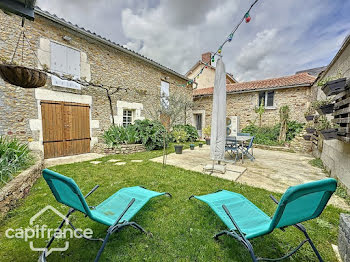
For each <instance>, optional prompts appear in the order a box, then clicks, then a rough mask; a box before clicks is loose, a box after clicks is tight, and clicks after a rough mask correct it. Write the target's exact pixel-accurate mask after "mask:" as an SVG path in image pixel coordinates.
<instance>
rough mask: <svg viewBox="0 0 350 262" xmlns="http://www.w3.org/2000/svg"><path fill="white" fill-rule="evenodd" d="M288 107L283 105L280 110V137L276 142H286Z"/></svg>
mask: <svg viewBox="0 0 350 262" xmlns="http://www.w3.org/2000/svg"><path fill="white" fill-rule="evenodd" d="M289 111H290V110H289V106H287V105H285V106H282V107H281V108H280V124H281V127H280V135H279V137H278V141H279V142H282V141H286V137H287V131H288V120H289Z"/></svg>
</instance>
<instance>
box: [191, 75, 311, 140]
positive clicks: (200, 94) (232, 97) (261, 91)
mask: <svg viewBox="0 0 350 262" xmlns="http://www.w3.org/2000/svg"><path fill="white" fill-rule="evenodd" d="M314 81H315V77H314V76H312V75H310V74H308V73H305V72H302V73H299V74H295V75H290V76H284V77H279V78H271V79H264V80H257V81H250V82H241V83H234V84H227V85H226V89H227V98H226V100H227V101H226V103H227V107H226V110H227V122H229V123H230V124H232V122H233V121H236V122H235V123H236V124H237V126H236V127H234V129H238V131H239V130H241V129H242V128H244V127H245V126H247V125H248V124H249V123H256V124H258V120H257V117H258V116H257V114H256V113H255V108H256V107H258V106H259V104H260V103H261V101H263V102H264V105H265V113H264V114H263V117H262V125H266V126H271V125H274V124H276V123H278V121H279V109H280V107H281V106H284V105H288V106H289V108H290V112H291V113H290V119H291V120H296V121H298V122H305V118H304V112H305V111H306V109H307V108H308V106H309V104H310V102H311V86H312V84H313V82H314ZM212 86H213V83H212ZM212 95H213V87H209V88H198V89H195V90H193V97H194V108H193V111H192V113H193V122H194V124H195V126H196V127H197V130H199V132H201V130H203V128H204V127H206V126H209V125H210V123H211V111H212ZM198 115H200V116H198ZM237 117H238V118H237ZM237 119H238V120H237ZM230 129H231V128H228V129H227V130H228V131H229V130H230ZM202 136H203V134H202Z"/></svg>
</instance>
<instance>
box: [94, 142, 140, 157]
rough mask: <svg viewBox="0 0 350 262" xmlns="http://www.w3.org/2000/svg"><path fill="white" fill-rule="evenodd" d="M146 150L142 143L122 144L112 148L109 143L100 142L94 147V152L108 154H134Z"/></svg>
mask: <svg viewBox="0 0 350 262" xmlns="http://www.w3.org/2000/svg"><path fill="white" fill-rule="evenodd" d="M145 151H146V148H145V147H144V145H142V144H129V145H120V146H118V147H116V148H110V147H108V146H107V145H103V144H98V145H96V146H95V147H94V148H93V152H95V153H100V154H107V155H114V154H133V153H139V152H145Z"/></svg>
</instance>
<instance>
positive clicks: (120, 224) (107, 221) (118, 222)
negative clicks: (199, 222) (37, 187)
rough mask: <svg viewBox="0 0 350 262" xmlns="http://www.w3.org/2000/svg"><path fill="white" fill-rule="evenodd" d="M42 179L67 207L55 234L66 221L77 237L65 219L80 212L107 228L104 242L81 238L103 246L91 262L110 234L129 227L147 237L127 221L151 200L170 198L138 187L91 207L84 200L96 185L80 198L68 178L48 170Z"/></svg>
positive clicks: (98, 255)
mask: <svg viewBox="0 0 350 262" xmlns="http://www.w3.org/2000/svg"><path fill="white" fill-rule="evenodd" d="M43 177H44V179H45V180H46V182H47V184H48V185H49V187H50V189H51V191H52V193H53V194H54V196H55V198H56V200H57V201H58V202H60V203H62V204H64V205H66V206H69V207H70V209H69V212H68V213H67V215H66V217H65V219H63V221H62V222H61V224H60V226H59V227H58V229H57V230H60V229H61V228H62V227H63V225H64V224H65V222H67V221H68V223H69V225H70V226H71V227H72V228H73V229H74V230H75V232H76V233H77V234H79V235H81V234H80V233H79V231H77V230H76V228H75V227H74V225H73V224H72V223H71V222H70V221H69V220H68V217H69V216H70V215H71V214H72V213H74V212H75V211H80V212H82V213H83V214H85V215H86V216H87V217H89V218H90V219H92V220H94V221H96V222H98V223H101V224H104V225H106V226H109V227H108V230H107V235H106V237H105V238H104V239H94V238H85V237H84V236H82V237H83V238H84V239H87V240H93V241H102V242H103V243H102V246H101V248H100V250H99V251H98V253H97V256H96V258H95V261H98V260H99V258H100V256H101V254H102V252H103V249H104V248H105V246H106V244H107V241H108V238H109V237H110V235H111V234H113V233H114V232H117V231H119V230H121V229H122V228H124V227H126V226H131V227H133V228H135V229H138V230H140V231H141V232H142V233H147V232H146V231H145V230H144V229H143V228H142V227H141V226H140V225H138V224H137V223H135V222H133V221H131V219H132V218H133V217H134V216H135V214H136V213H137V212H138V211H140V209H141V208H142V207H143V206H144V205H145V204H146V203H147V202H148V201H149V200H150V199H151V198H153V197H157V196H161V195H168V196H170V197H171V195H170V194H169V193H166V192H163V193H159V192H155V191H151V190H148V189H145V188H144V187H140V186H134V187H125V188H122V189H120V190H119V191H118V192H116V193H115V194H113V195H112V196H110V197H109V198H108V199H106V200H105V201H103V202H102V203H101V204H99V205H97V206H96V207H93V206H88V204H87V203H86V200H85V199H86V198H87V197H88V196H89V195H91V194H92V193H93V192H94V191H95V190H96V189H97V188H98V187H99V186H98V185H97V186H95V187H94V188H93V189H92V190H91V191H90V192H89V193H88V194H87V195H85V196H83V194H82V193H81V191H80V189H79V187H78V185H77V184H76V183H75V182H74V180H73V179H72V178H69V177H66V176H63V175H61V174H59V173H56V172H53V171H51V170H49V169H44V170H43ZM54 239H55V234H53V236H52V238H51V239H50V241H49V242H48V244H47V246H46V248H45V251H44V252H42V254H41V256H40V258H39V261H46V252H47V250H48V248H49V247H50V246H51V244H52V242H53V241H54Z"/></svg>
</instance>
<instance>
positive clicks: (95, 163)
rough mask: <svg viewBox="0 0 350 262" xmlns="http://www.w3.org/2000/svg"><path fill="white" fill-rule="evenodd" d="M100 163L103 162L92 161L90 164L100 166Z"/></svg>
mask: <svg viewBox="0 0 350 262" xmlns="http://www.w3.org/2000/svg"><path fill="white" fill-rule="evenodd" d="M100 163H102V161H91V162H90V164H94V165H98V164H100Z"/></svg>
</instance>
